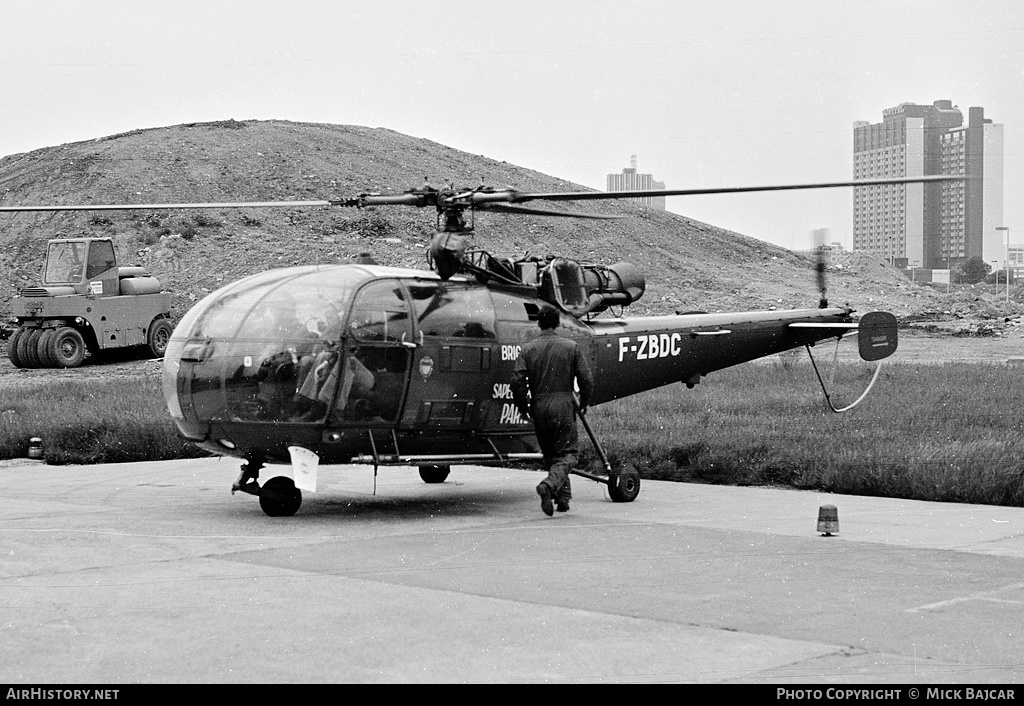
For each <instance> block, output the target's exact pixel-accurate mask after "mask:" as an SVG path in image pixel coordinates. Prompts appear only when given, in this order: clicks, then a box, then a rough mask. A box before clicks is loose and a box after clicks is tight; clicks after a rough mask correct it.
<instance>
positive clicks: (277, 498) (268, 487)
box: [260, 476, 302, 517]
mask: <svg viewBox="0 0 1024 706" xmlns="http://www.w3.org/2000/svg"><path fill="white" fill-rule="evenodd" d="M300 505H302V491H301V490H299V489H298V488H296V487H295V483H294V481H292V479H291V478H288V477H286V476H275V477H273V478H271V479H270V480H268V481H267V482H266V483H264V484H263V487H262V488H260V507H261V508H263V512H265V513H267V515H269V516H270V517H291V516H292V515H294V514H295V513H296V512H298V511H299V506H300Z"/></svg>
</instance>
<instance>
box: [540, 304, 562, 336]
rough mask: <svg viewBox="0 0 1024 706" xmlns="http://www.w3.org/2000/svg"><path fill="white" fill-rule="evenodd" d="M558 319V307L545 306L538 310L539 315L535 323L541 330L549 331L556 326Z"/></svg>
mask: <svg viewBox="0 0 1024 706" xmlns="http://www.w3.org/2000/svg"><path fill="white" fill-rule="evenodd" d="M558 319H559V317H558V309H555V308H554V307H550V306H546V307H544V308H543V309H541V310H540V316H538V317H537V325H538V326H540V329H541V331H550V330H552V329H556V328H558Z"/></svg>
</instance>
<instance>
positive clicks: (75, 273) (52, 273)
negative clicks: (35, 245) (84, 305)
mask: <svg viewBox="0 0 1024 706" xmlns="http://www.w3.org/2000/svg"><path fill="white" fill-rule="evenodd" d="M84 265H85V243H84V242H82V241H79V240H65V241H61V242H57V243H50V244H49V246H48V247H47V248H46V272H44V273H43V282H44V283H45V284H78V283H79V282H81V281H82V274H83V272H84Z"/></svg>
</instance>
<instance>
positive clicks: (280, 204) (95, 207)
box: [0, 201, 334, 213]
mask: <svg viewBox="0 0 1024 706" xmlns="http://www.w3.org/2000/svg"><path fill="white" fill-rule="evenodd" d="M333 205H334V202H333V201H238V202H225V203H120V204H79V205H75V206H0V213H4V212H6V213H16V212H21V211H154V210H157V209H174V208H290V207H307V206H333Z"/></svg>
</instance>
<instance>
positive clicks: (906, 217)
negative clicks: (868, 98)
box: [853, 100, 1006, 269]
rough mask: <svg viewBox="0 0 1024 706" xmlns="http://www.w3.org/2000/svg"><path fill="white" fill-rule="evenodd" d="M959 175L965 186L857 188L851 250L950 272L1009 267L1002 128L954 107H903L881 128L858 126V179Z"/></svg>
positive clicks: (887, 114)
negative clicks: (969, 264)
mask: <svg viewBox="0 0 1024 706" xmlns="http://www.w3.org/2000/svg"><path fill="white" fill-rule="evenodd" d="M933 174H957V175H966V176H970V177H971V179H969V180H965V181H960V182H941V183H935V184H890V185H884V186H858V187H854V190H853V249H854V250H859V251H862V252H869V253H874V254H876V255H879V256H881V257H884V258H885V259H887V260H889V261H890V262H892V263H893V264H894V265H897V266H903V267H906V266H912V267H930V268H936V269H940V268H948V267H950V266H956V265H957V264H960V263H963V262H964V261H966V260H968V259H970V258H972V257H981V258H983V259H984V260H985V261H986V262H996V261H998V262H999V266H1000V267H1003V266H1005V264H1006V245H1005V244H1004V243H1003V242H1002V240H1001V236H1002V231H997V230H996V227H997V226H1000V225H1002V223H1001V222H1002V218H1003V126H1002V125H995V124H993V123H992V121H991V120H988V119H986V118H985V117H984V109H983V108H970V109H969V111H968V122H967V125H964V118H963V113H961V112H960V109H959V108H957V107H956V106H955V105H953V104H952V102H951V101H948V100H939V101H935V102H934V103H933V104H932V105H915V104H913V103H901V104H900V105H898V106H896V107H895V108H889V109H887V110H884V111H882V122H881V123H875V124H870V123H867V122H864V121H858V122H855V123H854V124H853V176H854V179H879V178H886V177H905V176H906V177H911V176H928V175H933Z"/></svg>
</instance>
